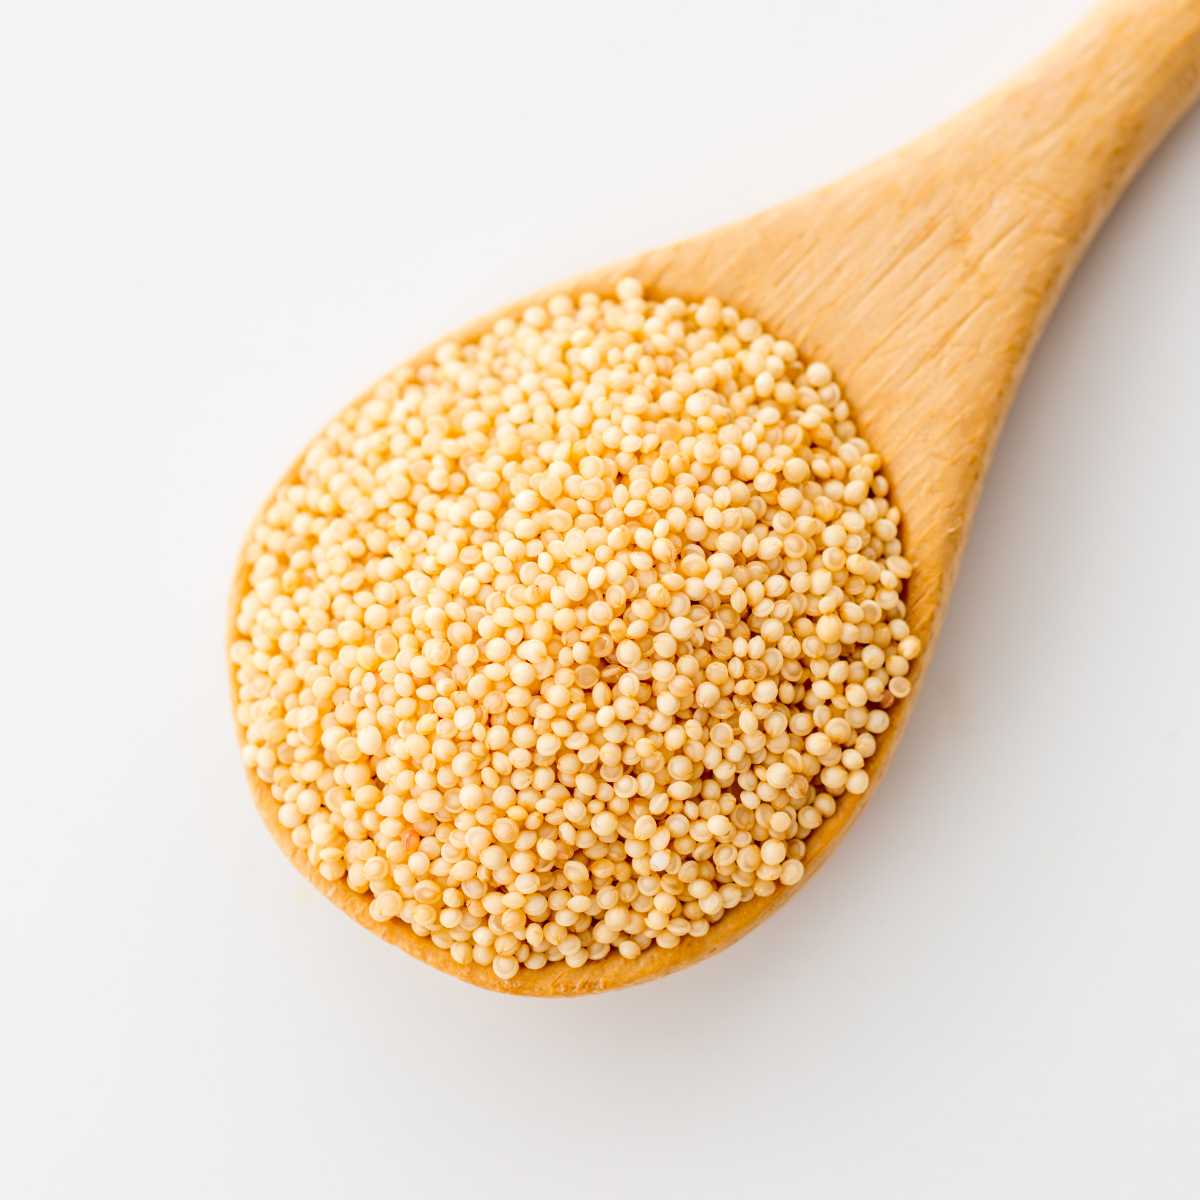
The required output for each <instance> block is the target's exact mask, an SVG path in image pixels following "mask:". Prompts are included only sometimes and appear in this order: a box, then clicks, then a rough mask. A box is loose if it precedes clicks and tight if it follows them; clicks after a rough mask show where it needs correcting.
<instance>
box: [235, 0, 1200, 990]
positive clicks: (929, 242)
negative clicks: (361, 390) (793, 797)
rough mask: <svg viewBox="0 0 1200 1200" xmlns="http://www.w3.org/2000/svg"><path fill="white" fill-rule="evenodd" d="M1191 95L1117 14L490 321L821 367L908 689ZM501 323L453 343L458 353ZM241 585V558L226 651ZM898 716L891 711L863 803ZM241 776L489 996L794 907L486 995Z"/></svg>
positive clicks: (428, 950)
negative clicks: (855, 469)
mask: <svg viewBox="0 0 1200 1200" xmlns="http://www.w3.org/2000/svg"><path fill="white" fill-rule="evenodd" d="M1198 94H1200V0H1113V2H1110V3H1106V4H1103V5H1101V6H1100V7H1099V8H1098V9H1097V10H1096V11H1095V12H1094V13H1093V14H1092V15H1091V16H1090V17H1089V19H1088V20H1086V21H1085V22H1084V24H1083V25H1082V26H1081V27H1080V28H1078V29H1077V30H1075V31H1074V32H1073V33H1072V34H1070V35H1069V36H1068V37H1067V38H1066V39H1065V40H1064V41H1063V42H1062V43H1060V44H1059V45H1058V46H1057V47H1056V48H1055V49H1054V50H1052V51H1051V52H1050V53H1049V54H1047V55H1046V56H1044V57H1043V58H1042V59H1040V60H1039V61H1038V62H1037V63H1035V64H1034V65H1033V66H1032V67H1031V68H1030V69H1029V70H1028V71H1026V72H1025V73H1024V74H1022V75H1021V76H1019V77H1018V78H1016V79H1015V80H1013V81H1012V82H1011V83H1009V84H1008V85H1007V86H1005V87H1003V88H1002V89H1000V90H999V91H997V92H995V93H994V94H992V95H991V96H989V97H987V98H986V99H984V100H983V101H981V102H980V103H979V104H977V105H975V106H974V107H972V108H970V109H968V110H967V111H966V112H964V113H962V114H961V115H959V116H958V117H956V118H954V119H953V120H951V121H949V122H947V123H946V124H945V125H943V126H941V127H939V128H938V129H936V130H934V131H933V132H931V133H929V134H927V135H926V136H924V137H923V138H921V139H919V140H918V141H916V142H914V143H913V144H911V145H909V146H907V147H906V148H904V149H903V150H900V151H898V152H896V153H894V154H892V155H890V156H888V157H887V158H884V159H883V160H881V161H879V162H877V163H875V164H874V165H872V166H870V167H867V168H866V169H864V170H862V171H859V172H857V173H855V174H853V175H850V176H848V177H846V178H845V179H843V180H841V181H840V182H838V183H835V184H833V185H831V186H829V187H825V188H822V189H820V190H818V191H816V192H813V193H811V194H809V195H807V196H804V197H801V198H800V199H797V200H793V201H791V202H789V203H786V204H783V205H780V206H779V207H777V208H773V209H770V210H768V211H766V212H763V213H760V214H758V215H757V216H753V217H751V218H749V219H748V220H745V221H740V222H738V223H736V224H733V225H729V226H726V227H724V228H721V229H718V230H715V231H713V232H711V233H708V234H705V235H702V236H700V237H693V238H690V239H688V240H686V241H683V242H680V243H678V244H676V245H671V246H667V247H664V248H661V249H658V250H654V251H651V252H649V253H647V254H644V255H640V256H638V257H635V258H633V259H630V260H628V261H625V262H621V263H616V264H613V265H611V266H609V267H606V268H603V269H601V270H598V271H594V272H591V273H589V274H587V275H585V276H582V277H579V278H576V279H573V280H569V281H567V282H566V283H560V284H558V285H556V286H555V287H553V288H547V289H545V290H544V291H543V292H541V293H538V294H537V295H536V296H530V297H525V298H524V299H522V300H521V301H519V302H518V303H517V304H514V305H511V306H509V307H508V309H507V310H506V311H510V310H511V309H514V308H515V309H519V308H522V307H524V306H525V305H527V304H529V303H531V302H533V301H535V300H537V299H540V298H543V297H544V296H547V295H550V294H552V293H553V292H557V291H563V290H567V291H583V290H594V291H606V290H610V289H611V287H612V285H613V284H614V283H615V282H616V280H617V279H619V278H620V277H621V276H622V275H626V274H633V275H636V276H637V277H638V278H640V279H641V280H642V281H643V282H644V283H645V284H646V285H647V287H648V288H649V289H650V291H651V292H652V293H660V294H674V295H682V296H686V297H692V298H701V297H703V296H706V295H715V296H719V297H721V299H722V300H724V301H726V302H728V303H731V304H734V305H736V306H738V307H739V308H740V309H742V310H743V311H745V312H746V313H747V314H749V315H753V316H755V317H757V318H758V319H759V320H761V321H762V322H763V324H764V325H765V327H766V328H767V329H768V330H770V331H771V332H772V333H774V334H776V335H777V336H780V337H786V338H789V339H791V340H792V341H794V342H795V343H796V344H797V346H798V347H799V348H800V350H801V353H802V354H803V355H804V356H805V357H806V358H818V359H822V360H824V361H826V362H828V363H830V364H831V366H832V367H833V368H834V371H835V373H836V374H837V376H838V377H839V379H840V380H841V381H842V382H843V385H844V387H845V392H846V395H847V397H848V399H849V401H850V403H851V405H852V407H853V409H854V412H855V416H856V419H857V421H858V423H859V426H860V428H861V429H862V430H863V432H864V435H865V436H866V437H867V439H868V440H869V441H870V443H871V445H872V446H873V447H875V448H877V449H878V450H879V451H880V452H881V453H882V454H883V456H884V462H885V471H886V473H887V474H888V476H889V478H890V479H891V481H892V484H893V489H894V495H895V498H896V501H897V503H898V504H899V506H900V509H901V512H902V513H903V515H904V526H903V529H902V531H901V536H902V538H903V540H904V545H905V554H906V555H907V557H908V558H909V559H910V560H911V561H912V562H913V564H914V568H915V569H914V574H913V577H912V579H911V580H910V581H909V585H908V591H907V595H906V600H907V603H908V608H909V616H908V620H909V624H910V625H911V626H912V628H913V630H914V632H915V633H917V634H918V635H919V636H920V637H921V638H922V639H923V641H924V642H925V645H926V651H925V653H924V654H923V655H922V657H921V659H920V660H919V661H918V664H917V669H916V670H915V671H914V673H913V676H912V679H913V683H914V686H915V687H917V688H919V684H920V680H921V677H922V676H923V674H924V668H925V667H926V666H927V665H928V662H929V658H930V650H931V648H932V645H933V642H934V640H935V637H936V634H937V630H938V627H939V625H940V622H941V618H942V615H943V613H944V610H945V603H946V599H947V596H948V594H949V591H950V588H951V586H952V584H953V581H954V576H955V572H956V570H957V567H958V562H959V558H960V555H961V552H962V548H963V543H964V539H965V537H966V533H967V530H968V528H969V525H970V521H971V516H972V514H973V512H974V509H975V504H976V500H977V498H978V493H979V488H980V484H981V482H982V480H983V475H984V472H985V470H986V467H987V463H988V460H989V457H990V455H991V452H992V448H993V446H994V444H995V440H996V435H997V433H998V432H999V429H1000V425H1001V423H1002V421H1003V419H1004V415H1005V413H1006V411H1007V409H1008V405H1009V403H1010V401H1011V399H1012V396H1013V394H1014V392H1015V390H1016V388H1017V385H1018V384H1019V382H1020V379H1021V375H1022V373H1023V371H1024V369H1025V365H1026V363H1027V362H1028V359H1029V356H1030V354H1031V352H1032V350H1033V348H1034V345H1035V344H1036V341H1037V338H1038V336H1039V334H1040V332H1041V330H1042V328H1043V327H1044V325H1045V323H1046V321H1047V319H1048V317H1049V315H1050V313H1051V311H1052V310H1053V307H1054V304H1055V302H1056V300H1057V298H1058V296H1059V294H1060V293H1061V291H1062V288H1063V286H1064V284H1065V283H1066V281H1067V279H1068V278H1069V276H1070V274H1071V271H1072V270H1073V269H1074V267H1075V265H1076V264H1077V262H1078V261H1079V258H1080V257H1081V255H1082V254H1083V252H1084V250H1085V249H1086V247H1087V245H1088V243H1089V241H1090V240H1091V238H1092V236H1093V235H1094V233H1095V232H1096V230H1097V228H1098V227H1099V225H1100V223H1101V222H1102V221H1103V220H1104V218H1105V216H1106V215H1107V214H1108V212H1109V211H1110V209H1111V207H1112V205H1113V204H1114V203H1115V201H1116V200H1117V198H1118V197H1119V195H1120V194H1121V192H1122V190H1123V189H1124V187H1125V186H1126V184H1127V183H1128V182H1129V180H1130V179H1131V178H1132V177H1133V175H1134V173H1135V172H1136V171H1137V169H1138V167H1139V166H1140V165H1141V164H1142V162H1143V161H1144V160H1145V159H1146V157H1147V156H1148V155H1149V154H1150V153H1151V152H1152V151H1153V149H1154V148H1155V146H1157V144H1158V143H1159V141H1160V140H1161V139H1162V138H1163V137H1164V136H1165V134H1166V133H1167V131H1168V130H1169V129H1170V128H1171V126H1172V125H1173V124H1174V123H1175V121H1176V120H1177V119H1178V118H1179V117H1180V116H1181V115H1182V114H1183V113H1184V112H1185V111H1186V109H1187V108H1188V107H1189V106H1190V105H1191V104H1192V103H1193V102H1194V100H1195V99H1196V97H1197V95H1198ZM500 315H502V314H501V313H492V314H490V315H488V316H486V317H483V318H480V320H478V321H476V322H473V323H472V324H471V325H469V326H468V327H466V328H465V329H462V330H459V331H457V332H456V333H455V334H454V335H453V336H455V337H457V338H463V339H465V338H470V337H472V336H475V335H476V334H478V333H480V332H482V331H483V330H484V329H485V328H486V327H487V326H488V325H489V324H491V322H492V321H494V320H495V319H496V318H497V317H498V316H500ZM431 350H432V348H430V350H429V351H426V355H428V354H429V353H430V352H431ZM424 356H425V355H418V356H416V359H417V360H420V359H421V358H422V357H424ZM298 462H299V460H297V464H295V465H294V466H293V468H292V470H291V471H290V472H289V474H288V476H287V478H289V479H290V478H292V477H294V475H295V471H296V466H298ZM246 572H247V568H246V565H245V555H244V554H243V555H242V556H241V560H240V564H239V569H238V572H237V576H236V579H235V581H234V588H233V596H232V605H231V610H230V625H229V639H230V642H232V641H233V640H234V637H235V630H234V626H233V621H234V616H235V613H236V606H237V604H238V602H239V601H240V599H241V596H242V594H243V593H244V590H245V586H246ZM914 696H915V691H914ZM912 704H913V700H912V699H911V698H910V699H909V700H908V701H906V702H905V703H903V704H901V705H898V706H897V708H896V709H894V710H893V715H894V718H895V719H894V722H893V725H892V727H891V729H889V730H888V732H887V733H886V734H885V735H884V736H883V737H882V738H881V739H880V743H879V748H878V751H877V753H876V756H875V757H874V759H873V760H872V763H871V776H872V780H873V781H874V782H873V785H872V788H871V791H870V792H868V793H867V795H868V796H869V795H870V794H871V793H872V792H873V791H874V789H875V787H876V786H877V785H878V781H879V779H880V777H881V776H882V774H883V769H884V767H885V766H886V764H887V761H888V760H889V758H890V757H891V755H892V753H893V752H894V750H895V748H896V745H897V743H898V742H899V739H900V736H901V734H902V732H903V727H904V723H905V720H906V718H907V715H908V713H909V712H910V711H911V709H912ZM240 732H241V731H240V730H239V736H240ZM248 776H249V778H250V783H251V787H252V790H253V792H254V797H255V802H256V804H257V806H258V808H259V811H260V813H261V815H262V817H263V820H264V822H265V823H266V826H267V828H268V830H269V831H270V832H271V834H272V836H273V837H274V838H275V840H276V842H277V843H278V845H279V847H280V849H281V850H282V851H283V853H284V854H285V855H286V856H287V857H288V858H289V859H290V860H291V861H292V862H293V864H294V865H295V866H296V868H297V869H298V870H299V871H300V872H301V873H302V874H303V875H305V876H306V877H307V878H308V879H309V880H310V881H311V882H312V883H313V884H314V885H315V886H316V887H317V888H319V889H320V890H321V891H322V892H323V893H324V894H325V895H326V896H327V897H328V898H329V899H330V900H332V901H333V903H334V904H336V905H337V906H338V907H339V908H341V909H342V910H343V911H344V912H346V913H347V914H349V915H350V916H351V917H353V918H354V919H355V920H356V921H358V922H359V923H360V924H362V925H364V926H365V927H366V928H368V929H370V930H371V932H373V933H375V934H377V935H378V936H379V937H382V938H383V939H385V940H386V941H388V942H391V943H392V944H393V945H397V946H400V947H401V948H402V949H404V950H406V951H408V953H410V954H412V955H413V956H415V957H416V958H419V959H421V960H422V961H423V962H426V963H428V964H430V965H431V966H434V967H437V968H438V969H439V970H443V971H447V972H449V973H451V974H454V975H456V976H458V977H460V978H463V979H466V980H467V981H469V982H471V983H474V984H477V985H478V986H481V987H485V988H491V989H493V990H495V991H500V992H509V993H517V994H525V995H538V996H567V995H578V994H581V993H587V992H596V991H601V990H604V989H607V988H614V987H622V986H626V985H628V984H633V983H638V982H642V981H644V980H647V979H651V978H653V977H655V976H658V975H662V974H666V973H668V972H670V971H675V970H678V969H680V968H681V967H684V966H687V965H689V964H691V963H694V962H697V961H699V960H700V959H701V958H704V957H706V956H708V955H709V954H712V953H714V952H716V951H717V950H720V949H722V948H723V947H725V946H727V945H729V944H730V943H731V942H733V941H734V940H736V939H737V938H739V937H741V936H742V934H744V933H745V932H747V930H749V929H751V928H752V927H753V926H754V925H756V924H757V923H758V922H759V921H761V920H762V919H763V918H764V917H765V916H767V915H768V914H769V913H770V912H772V911H773V910H774V909H775V908H777V907H778V906H779V905H780V904H781V903H783V902H784V900H786V899H788V898H789V897H791V896H792V895H794V894H795V891H796V890H797V889H786V890H785V889H780V890H779V891H778V892H777V893H776V894H775V895H773V896H770V897H767V898H765V899H757V900H754V901H751V902H750V903H748V904H743V905H741V906H739V907H738V908H736V909H733V910H732V911H731V912H729V913H728V914H727V915H726V916H724V917H723V918H722V919H721V921H720V922H718V923H717V924H716V925H715V926H713V928H712V930H711V931H710V932H709V933H708V935H707V936H705V937H703V938H698V939H685V940H684V941H683V942H682V943H681V944H680V945H679V946H678V947H676V948H675V949H672V950H662V949H658V948H655V949H652V950H650V951H648V952H647V953H645V954H643V955H642V956H641V957H639V958H637V959H634V960H633V961H627V960H625V959H623V958H620V957H619V956H617V955H615V954H614V955H610V956H609V957H608V958H605V959H603V960H601V961H600V962H598V963H592V964H589V965H588V966H586V967H583V968H580V969H572V968H568V967H566V966H564V965H563V964H551V965H549V966H547V967H545V968H543V969H542V970H539V971H521V972H518V974H517V976H516V978H514V979H513V980H511V981H508V982H503V981H501V980H500V979H498V978H497V977H496V976H495V975H494V974H493V973H492V971H491V970H490V968H486V967H479V966H469V967H460V966H458V965H456V964H455V963H454V962H453V960H452V959H451V958H450V956H449V954H448V953H446V952H445V951H442V950H439V949H438V948H437V947H436V946H434V945H433V944H432V943H431V942H430V941H428V940H427V939H425V938H420V937H417V936H416V935H415V934H413V933H412V931H411V930H410V929H409V928H408V926H406V925H404V924H403V923H402V922H400V921H390V922H387V923H386V924H379V923H377V922H375V921H373V920H372V919H371V917H370V916H369V914H368V912H367V906H368V898H364V897H362V896H358V895H356V894H355V893H354V892H352V891H351V890H350V889H349V887H348V886H346V884H345V883H344V882H337V883H330V882H327V881H326V880H324V879H322V878H321V876H320V875H318V874H317V873H316V872H315V871H314V870H313V869H312V868H311V867H310V866H309V864H308V862H307V859H306V858H305V856H304V854H303V853H302V852H300V851H298V850H296V849H295V848H294V847H293V846H292V843H291V839H290V837H289V835H288V832H287V830H285V829H283V828H282V827H281V826H280V825H279V823H278V820H277V817H276V812H277V807H278V806H277V804H276V802H275V800H274V799H273V797H272V796H271V794H270V791H269V789H268V788H267V787H266V786H265V785H264V784H263V783H261V781H259V780H258V778H257V777H256V776H255V775H254V774H253V773H252V772H248ZM866 799H867V796H863V797H860V798H855V797H851V796H846V797H844V798H843V799H842V800H841V801H840V802H839V804H840V806H839V810H838V812H837V814H836V816H834V817H833V818H831V819H830V820H828V821H827V822H825V824H824V825H822V826H821V828H820V829H818V830H817V831H816V832H815V833H814V834H813V835H812V836H811V837H810V838H809V856H808V859H807V862H808V866H809V877H811V874H812V872H813V871H814V870H816V869H817V868H818V867H819V866H820V865H821V864H822V863H823V862H824V861H825V859H826V858H827V857H828V855H829V853H830V851H831V850H832V849H833V847H834V846H835V845H836V843H837V842H838V840H839V839H840V838H841V837H842V835H843V834H844V833H845V831H846V830H847V829H848V828H849V826H850V824H851V823H852V822H853V821H854V819H855V817H856V816H857V815H858V813H859V811H860V810H861V808H862V806H863V804H864V803H865V801H866Z"/></svg>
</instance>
